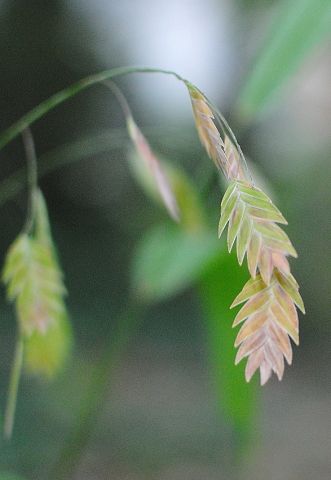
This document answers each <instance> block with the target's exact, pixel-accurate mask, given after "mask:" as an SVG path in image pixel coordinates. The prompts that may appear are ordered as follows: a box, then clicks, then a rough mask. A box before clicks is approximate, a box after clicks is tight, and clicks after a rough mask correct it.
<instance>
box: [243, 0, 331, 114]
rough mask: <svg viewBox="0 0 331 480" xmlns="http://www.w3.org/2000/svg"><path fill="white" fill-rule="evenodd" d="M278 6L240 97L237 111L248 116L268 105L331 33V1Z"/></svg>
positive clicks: (290, 1) (303, 0)
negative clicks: (319, 43) (276, 13)
mask: <svg viewBox="0 0 331 480" xmlns="http://www.w3.org/2000/svg"><path fill="white" fill-rule="evenodd" d="M279 9H280V11H279V15H276V18H275V22H274V25H273V28H272V29H271V32H270V35H269V38H268V39H266V41H265V42H264V47H263V49H262V51H261V53H260V55H259V56H258V58H257V60H256V62H255V65H254V66H253V69H252V72H251V74H250V76H249V77H248V79H247V81H246V84H245V85H244V87H243V89H242V92H241V95H240V97H239V104H238V111H239V114H240V116H242V117H243V118H245V119H251V118H254V117H255V116H256V115H257V114H258V113H260V111H261V110H262V109H264V108H265V107H266V106H268V105H269V103H270V102H271V101H272V100H273V99H274V98H275V95H276V93H277V92H278V91H279V89H280V88H281V87H282V86H283V84H284V83H285V82H286V80H287V79H288V78H289V77H290V75H291V74H292V73H293V72H294V71H295V69H296V68H298V67H299V65H300V63H301V62H302V61H303V60H304V59H305V57H306V56H307V55H308V54H309V53H310V51H311V49H312V48H313V47H314V46H315V45H316V44H317V43H318V42H319V41H321V40H322V39H323V37H324V36H326V35H327V34H330V33H331V31H330V25H331V2H330V0H286V1H285V0H283V2H282V3H281V5H280V6H279Z"/></svg>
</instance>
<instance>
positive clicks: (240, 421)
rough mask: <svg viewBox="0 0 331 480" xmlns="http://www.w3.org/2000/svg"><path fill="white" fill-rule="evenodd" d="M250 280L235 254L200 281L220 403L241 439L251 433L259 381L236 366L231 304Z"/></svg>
mask: <svg viewBox="0 0 331 480" xmlns="http://www.w3.org/2000/svg"><path fill="white" fill-rule="evenodd" d="M246 279H247V271H246V269H244V268H240V267H239V266H238V265H237V262H236V260H235V255H227V256H222V257H219V259H218V261H217V263H215V264H214V265H212V267H211V268H210V269H209V270H208V271H207V272H205V275H204V276H203V279H202V281H201V282H200V296H201V300H202V306H203V310H204V312H205V318H206V327H207V331H208V346H209V354H210V362H211V368H212V371H213V376H214V379H215V385H216V388H217V392H218V397H219V401H220V406H221V408H222V410H223V412H225V414H226V416H228V418H229V419H230V421H231V422H232V423H233V425H234V427H235V429H236V430H237V431H238V433H239V435H240V438H241V440H245V439H247V437H248V436H249V434H250V432H251V428H252V420H253V418H254V413H255V410H256V400H257V392H256V382H254V381H253V382H252V383H249V384H248V383H246V382H245V379H244V366H243V365H238V366H235V365H234V360H235V356H236V351H235V348H234V341H235V337H236V332H235V331H234V330H233V329H232V322H233V317H234V315H233V312H232V311H231V310H230V305H231V303H232V300H233V298H234V297H235V296H236V294H237V293H238V292H239V291H240V290H241V289H242V285H243V283H244V282H245V281H246Z"/></svg>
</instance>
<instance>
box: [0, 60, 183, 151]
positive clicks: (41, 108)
mask: <svg viewBox="0 0 331 480" xmlns="http://www.w3.org/2000/svg"><path fill="white" fill-rule="evenodd" d="M131 73H162V74H165V75H172V76H174V77H175V78H177V79H178V80H180V81H182V82H183V81H185V79H184V78H182V77H181V76H180V75H178V74H177V73H176V72H173V71H171V70H162V69H159V68H148V67H119V68H113V69H111V70H105V71H103V72H100V73H96V74H95V75H89V76H88V77H85V78H83V79H82V80H79V81H78V82H76V83H74V84H72V85H70V86H69V87H67V88H64V89H63V90H61V91H60V92H57V93H55V94H54V95H52V96H51V97H49V98H48V99H47V100H45V101H43V102H42V103H40V104H39V105H37V106H36V107H35V108H33V109H32V110H30V111H29V112H28V113H26V114H25V115H23V117H21V118H20V119H19V120H18V121H17V122H15V123H14V124H13V125H11V126H10V127H9V128H7V130H5V131H4V132H3V133H2V134H1V135H0V150H1V149H2V148H3V147H4V146H5V145H7V144H8V143H9V142H10V141H11V140H13V139H14V138H15V137H17V135H19V134H20V133H21V132H22V131H23V130H25V129H26V128H27V127H29V126H30V125H32V124H33V123H34V122H35V121H37V120H38V119H39V118H41V117H43V116H44V115H45V114H46V113H48V112H49V111H50V110H52V109H53V108H55V107H57V106H58V105H60V104H61V103H63V102H65V101H66V100H68V99H69V98H71V97H74V96H75V95H77V94H78V93H80V92H82V91H83V90H86V89H87V88H88V87H91V86H92V85H96V84H98V83H102V82H104V81H105V80H108V79H110V78H115V77H119V76H121V75H128V74H131Z"/></svg>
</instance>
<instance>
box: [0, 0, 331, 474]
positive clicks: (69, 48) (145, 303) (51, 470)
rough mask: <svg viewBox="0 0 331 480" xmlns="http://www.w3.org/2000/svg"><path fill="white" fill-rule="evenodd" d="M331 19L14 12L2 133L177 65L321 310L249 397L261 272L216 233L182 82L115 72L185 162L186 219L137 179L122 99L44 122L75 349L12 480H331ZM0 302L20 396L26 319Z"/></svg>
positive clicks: (17, 154) (24, 7) (310, 6)
mask: <svg viewBox="0 0 331 480" xmlns="http://www.w3.org/2000/svg"><path fill="white" fill-rule="evenodd" d="M330 25H331V2H330V0H286V1H272V0H236V1H230V0H180V1H178V0H177V1H176V0H165V1H163V0H137V1H135V2H132V1H130V0H122V1H121V2H116V1H115V0H108V1H107V0H93V1H92V0H29V2H26V1H24V0H0V53H1V65H2V68H1V75H0V86H1V94H0V107H1V108H0V111H1V116H0V130H3V129H5V128H6V127H8V126H9V125H10V124H11V123H12V122H14V121H15V120H17V119H18V118H19V117H20V116H21V115H23V114H24V113H26V112H27V111H28V110H29V109H31V108H32V107H34V106H35V105H36V104H38V103H39V102H41V101H42V100H44V99H45V98H47V97H48V96H50V95H51V94H52V93H54V92H56V91H57V90H60V89H61V88H64V87H66V86H68V85H69V84H70V83H72V82H74V81H76V80H78V79H80V78H81V77H83V76H85V75H88V74H90V73H94V72H96V71H100V70H102V69H105V68H111V67H116V66H121V65H128V64H134V65H147V66H155V67H160V68H170V69H172V70H176V71H178V73H180V74H182V75H183V76H184V77H186V78H188V79H189V80H191V81H192V82H193V83H195V84H196V85H198V86H199V88H201V90H202V91H204V92H205V93H206V94H207V95H208V96H209V97H210V98H211V99H212V100H213V102H214V103H216V104H217V105H218V106H219V107H220V109H221V111H222V112H223V113H224V114H225V116H226V117H227V118H228V120H229V121H230V123H231V126H232V127H233V130H234V131H235V133H236V135H237V137H238V140H239V141H240V144H241V146H242V148H243V150H244V152H245V154H246V155H247V158H248V161H249V164H250V167H251V168H252V170H253V172H254V175H255V177H256V178H258V183H260V185H263V186H264V187H265V189H266V190H267V191H268V192H269V194H270V195H271V196H272V198H273V199H274V200H275V202H276V203H277V205H278V206H279V207H280V209H281V210H282V211H283V212H284V215H285V216H286V218H287V219H288V221H289V226H288V227H287V232H288V233H289V235H290V237H291V239H292V241H293V243H294V245H295V246H296V248H297V251H298V253H299V259H298V260H296V261H295V262H292V266H293V271H294V274H295V276H296V277H297V279H298V281H299V283H300V285H301V289H302V290H301V291H302V296H303V298H304V300H305V303H306V310H307V315H306V317H304V318H302V319H301V345H300V348H299V349H295V352H294V364H293V366H292V367H291V368H287V370H286V372H285V378H284V380H283V381H282V382H281V383H279V382H278V381H277V380H276V379H275V378H273V379H272V380H271V381H270V382H269V383H268V385H267V386H266V387H265V388H263V389H260V387H259V386H258V385H257V382H253V383H252V384H250V385H246V384H245V382H244V377H243V367H242V366H239V367H234V366H233V359H234V355H235V352H234V348H233V341H234V335H235V332H234V331H232V329H231V323H232V318H233V316H234V314H233V312H231V311H229V309H228V307H229V305H230V304H231V301H232V300H233V298H234V297H235V296H236V294H237V293H238V292H239V291H240V289H241V288H242V285H243V284H244V282H245V280H246V278H247V277H248V275H247V271H246V267H242V268H239V267H238V266H237V265H236V260H235V258H233V257H232V256H228V255H227V254H226V252H225V246H224V242H223V241H222V240H220V241H218V240H217V222H218V216H219V203H220V198H221V195H222V193H223V191H224V187H225V185H224V183H222V180H221V179H219V178H218V176H217V174H216V173H215V171H214V167H213V165H212V162H211V161H210V160H209V159H208V158H207V156H206V154H205V153H204V152H203V149H202V147H201V146H200V143H199V140H198V138H197V134H196V131H195V129H194V125H193V119H192V114H191V107H190V102H189V98H188V95H187V92H186V91H185V89H184V88H183V86H182V85H181V84H180V83H178V82H176V81H175V80H173V79H172V78H169V77H163V76H161V75H154V74H153V75H149V76H148V75H132V76H130V77H125V78H121V79H119V80H118V81H117V83H118V85H119V86H120V87H121V88H122V90H123V91H124V93H125V95H126V96H127V98H128V100H129V103H130V105H131V108H132V110H133V113H134V116H135V119H136V120H137V122H138V124H139V125H140V127H141V128H142V130H143V131H144V133H145V135H146V137H147V138H148V139H149V141H150V143H151V144H152V146H153V148H154V150H155V151H156V152H158V153H159V154H160V156H161V158H162V159H164V161H165V162H166V163H167V164H168V165H169V166H168V168H169V169H170V172H171V175H172V178H173V181H174V182H175V185H176V187H175V188H176V192H177V194H178V198H179V201H180V204H181V207H182V211H183V212H184V218H183V222H182V224H181V225H179V226H176V225H173V224H172V222H171V220H169V219H168V218H167V215H166V212H165V211H164V210H163V208H162V206H160V205H159V204H158V203H157V202H155V201H154V199H153V198H152V197H149V196H148V195H145V193H144V192H143V189H142V188H141V185H139V182H137V181H136V179H135V176H134V174H133V175H132V168H131V169H130V158H131V157H132V152H131V148H130V144H129V140H128V136H127V134H126V131H125V128H124V127H125V122H124V119H123V116H122V113H121V111H120V109H119V107H118V105H117V103H116V100H115V99H114V98H113V97H112V95H111V93H110V92H108V91H107V90H106V89H105V88H103V87H102V86H96V87H93V88H92V89H90V90H88V91H86V92H84V93H82V94H80V95H78V96H77V97H75V98H74V99H72V100H70V101H69V102H67V103H65V104H63V105H61V106H60V107H58V108H57V109H56V110H54V111H52V112H51V113H49V114H48V115H47V116H46V117H45V118H43V119H42V120H40V121H38V122H37V123H36V124H35V125H34V126H33V129H32V130H33V134H34V137H35V142H36V147H37V152H38V157H39V169H40V174H42V178H41V188H42V190H43V192H44V193H45V196H46V199H47V202H48V206H49V212H50V217H51V222H52V226H53V234H54V238H55V241H56V244H57V247H58V251H59V256H60V260H61V263H62V266H63V269H64V272H65V276H66V284H67V287H68V290H69V297H68V308H69V311H70V316H71V321H72V324H73V330H74V337H75V345H74V349H73V353H72V357H71V359H70V361H69V362H68V364H67V366H66V368H65V370H64V371H63V372H62V373H61V374H60V375H59V376H58V377H57V378H55V379H54V380H52V381H51V382H46V381H44V380H42V379H38V378H34V377H32V376H28V375H24V377H23V380H22V383H21V387H20V393H19V399H18V406H17V418H16V425H15V430H14V437H13V439H12V441H11V442H10V443H6V442H4V441H2V442H1V445H0V467H1V468H0V470H1V471H3V472H4V473H0V479H1V480H15V479H17V480H18V479H19V478H23V479H24V478H25V479H31V480H32V479H33V480H34V479H46V478H47V479H57V480H61V479H80V480H83V479H90V480H92V479H93V480H99V479H100V480H101V479H116V480H124V479H125V480H141V479H158V480H170V479H171V480H177V479H180V480H186V479H187V480H195V479H197V480H198V479H199V480H201V479H202V478H206V479H207V478H208V480H214V479H215V480H222V479H227V480H228V479H239V480H240V479H241V478H245V479H252V480H253V479H254V480H260V479H265V478H268V479H269V480H278V479H282V480H284V479H286V480H292V479H293V480H296V479H300V480H306V479H307V480H310V479H311V478H313V477H316V478H318V479H319V480H324V479H325V480H326V479H329V478H330V477H331V459H330V455H329V452H330V449H331V433H330V431H331V428H330V427H331V402H330V393H331V382H330V373H329V372H330V365H331V359H330V353H329V352H330V348H329V345H330V323H329V310H330V286H331V274H330V260H329V257H330V243H331V240H330V239H331V222H330V200H331V193H330V192H331V190H330V179H331V166H330V165H331V164H330V154H331V140H330V138H331V136H330V133H331V97H330V83H331V62H330V47H331V31H330ZM0 157H1V167H2V168H1V181H2V183H0V204H1V231H2V235H1V237H0V248H1V255H2V258H4V255H5V252H6V250H7V248H8V246H9V244H10V243H11V242H12V241H13V239H14V238H15V236H16V235H17V234H18V232H19V231H20V229H21V226H22V223H23V222H24V216H25V211H26V192H25V191H24V189H23V190H22V189H21V188H20V187H24V173H23V177H22V172H21V174H19V175H18V176H17V174H16V172H17V171H18V170H21V169H22V168H24V166H25V158H24V151H23V147H22V144H21V140H20V139H17V140H15V141H14V142H12V143H11V144H10V145H8V146H7V147H6V148H5V149H4V150H2V151H1V152H0ZM130 172H131V173H130ZM8 178H9V180H8ZM1 296H2V297H1V307H0V312H1V318H2V321H1V326H0V329H1V336H0V349H1V365H2V368H1V377H0V380H1V395H0V400H1V405H4V403H5V396H6V388H7V382H8V376H9V369H10V364H11V360H12V354H13V348H14V340H15V330H16V326H15V317H14V313H13V310H12V308H11V307H10V306H8V305H6V302H5V296H4V291H3V289H2V292H1ZM5 472H6V473H5ZM7 472H8V473H7Z"/></svg>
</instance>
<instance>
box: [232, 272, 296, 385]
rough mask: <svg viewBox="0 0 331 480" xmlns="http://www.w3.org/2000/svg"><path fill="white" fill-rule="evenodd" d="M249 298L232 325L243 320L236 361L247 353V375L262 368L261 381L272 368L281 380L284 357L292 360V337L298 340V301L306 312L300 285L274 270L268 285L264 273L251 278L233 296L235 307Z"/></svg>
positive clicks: (264, 379) (251, 374)
mask: <svg viewBox="0 0 331 480" xmlns="http://www.w3.org/2000/svg"><path fill="white" fill-rule="evenodd" d="M243 302H246V303H245V305H244V306H243V307H242V308H241V309H240V311H239V312H238V314H237V316H236V318H235V320H234V323H233V326H234V327H235V326H237V325H239V324H240V323H242V322H244V323H243V325H242V327H241V329H240V331H239V333H238V336H237V338H236V341H235V346H236V347H238V346H239V350H238V353H237V356H236V364H237V363H239V362H240V361H241V360H242V359H243V358H245V357H248V361H247V364H246V371H245V375H246V379H247V381H249V380H250V379H251V378H252V376H253V375H254V373H255V371H256V370H257V369H258V368H259V369H260V379H261V385H264V384H265V383H266V382H267V381H268V379H269V378H270V375H271V373H272V371H274V372H275V373H276V375H277V377H278V379H279V380H281V379H282V377H283V373H284V358H285V359H286V360H287V363H288V364H289V365H290V364H291V363H292V347H291V342H290V340H289V337H290V338H292V340H293V341H294V343H296V344H297V345H298V344H299V321H298V314H297V311H296V308H295V304H297V306H298V307H299V308H300V309H301V310H302V311H303V312H304V307H303V302H302V299H301V297H300V294H299V291H298V285H297V283H296V281H295V280H294V278H293V277H292V276H291V275H288V276H287V277H286V276H284V275H283V274H282V273H280V272H278V271H275V273H274V274H273V275H272V278H271V281H270V283H269V285H266V284H265V282H264V281H263V279H262V277H261V275H259V274H258V275H257V276H256V277H255V279H252V278H251V279H250V280H249V281H248V282H247V283H246V285H245V287H244V288H243V290H242V291H241V293H240V294H239V295H238V296H237V298H236V299H235V300H234V302H233V304H232V305H231V308H232V307H235V306H236V305H239V304H241V303H243Z"/></svg>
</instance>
